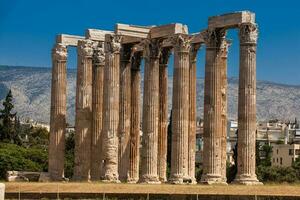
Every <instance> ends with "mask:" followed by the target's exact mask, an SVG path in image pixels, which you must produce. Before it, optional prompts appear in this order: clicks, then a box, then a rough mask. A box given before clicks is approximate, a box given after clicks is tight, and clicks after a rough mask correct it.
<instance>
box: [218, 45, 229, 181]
mask: <svg viewBox="0 0 300 200" xmlns="http://www.w3.org/2000/svg"><path fill="white" fill-rule="evenodd" d="M229 45H230V43H229V42H228V41H224V44H223V45H222V46H221V49H220V54H221V55H220V57H221V58H220V59H221V64H220V67H221V92H222V103H221V105H222V109H221V112H222V121H221V129H222V136H221V137H222V139H221V148H222V155H221V175H222V179H223V181H224V182H226V181H227V177H226V161H227V85H228V84H227V54H228V46H229Z"/></svg>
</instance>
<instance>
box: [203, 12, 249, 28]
mask: <svg viewBox="0 0 300 200" xmlns="http://www.w3.org/2000/svg"><path fill="white" fill-rule="evenodd" d="M244 23H247V24H248V23H250V24H254V23H255V13H252V12H250V11H239V12H234V13H228V14H224V15H219V16H212V17H209V18H208V28H209V29H215V28H238V27H239V26H240V25H241V24H244Z"/></svg>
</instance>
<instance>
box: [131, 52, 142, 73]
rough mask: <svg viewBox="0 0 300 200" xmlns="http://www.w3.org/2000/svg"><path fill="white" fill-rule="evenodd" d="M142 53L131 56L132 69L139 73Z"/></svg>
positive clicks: (134, 53) (133, 53)
mask: <svg viewBox="0 0 300 200" xmlns="http://www.w3.org/2000/svg"><path fill="white" fill-rule="evenodd" d="M141 61H142V52H139V51H137V52H132V54H131V69H132V70H136V71H139V70H141V68H140V66H141Z"/></svg>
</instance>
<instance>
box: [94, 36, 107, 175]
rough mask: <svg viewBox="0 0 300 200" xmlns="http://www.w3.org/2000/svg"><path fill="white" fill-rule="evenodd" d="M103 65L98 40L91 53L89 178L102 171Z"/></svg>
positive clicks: (102, 56) (102, 46) (102, 45)
mask: <svg viewBox="0 0 300 200" xmlns="http://www.w3.org/2000/svg"><path fill="white" fill-rule="evenodd" d="M104 66H105V54H104V43H103V42H99V43H98V44H97V46H96V47H95V48H94V54H93V83H92V141H91V180H100V178H101V176H102V171H103V170H102V169H103V162H102V161H103V158H102V147H103V143H102V141H103V139H102V134H101V132H102V113H103V112H102V109H103V78H104Z"/></svg>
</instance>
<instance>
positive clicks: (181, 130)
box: [170, 35, 190, 184]
mask: <svg viewBox="0 0 300 200" xmlns="http://www.w3.org/2000/svg"><path fill="white" fill-rule="evenodd" d="M189 50H190V41H189V38H188V36H187V35H177V36H175V38H174V77H173V98H172V106H173V108H172V153H171V159H172V160H171V175H170V176H171V177H170V182H172V183H175V184H182V183H183V182H184V181H186V180H185V179H186V178H188V139H189Z"/></svg>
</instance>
